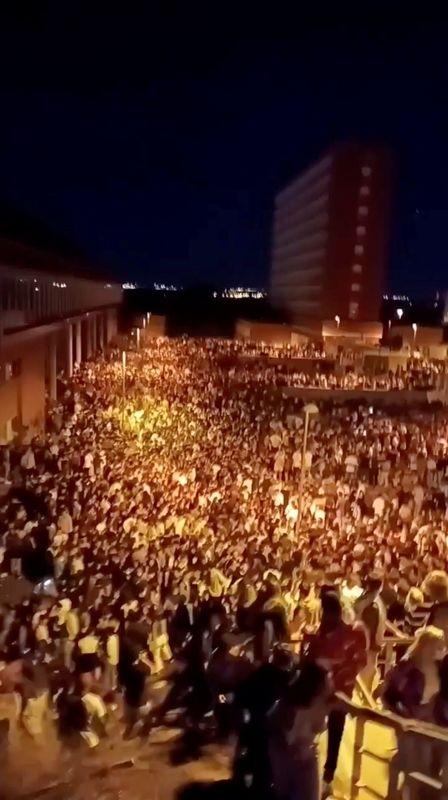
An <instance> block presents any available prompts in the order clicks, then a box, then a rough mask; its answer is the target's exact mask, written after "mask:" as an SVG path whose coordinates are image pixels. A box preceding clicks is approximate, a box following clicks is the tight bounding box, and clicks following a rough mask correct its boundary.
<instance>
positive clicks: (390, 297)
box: [383, 294, 411, 303]
mask: <svg viewBox="0 0 448 800" xmlns="http://www.w3.org/2000/svg"><path fill="white" fill-rule="evenodd" d="M383 300H400V301H401V302H402V303H410V302H411V301H410V300H409V297H408V296H407V294H383Z"/></svg>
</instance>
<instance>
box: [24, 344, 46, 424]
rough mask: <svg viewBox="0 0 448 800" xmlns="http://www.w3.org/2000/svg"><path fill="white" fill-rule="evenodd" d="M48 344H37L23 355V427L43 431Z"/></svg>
mask: <svg viewBox="0 0 448 800" xmlns="http://www.w3.org/2000/svg"><path fill="white" fill-rule="evenodd" d="M45 346H46V342H45V341H43V342H36V344H35V346H34V347H33V349H32V350H31V351H30V350H28V351H27V352H26V353H24V354H23V355H22V375H21V380H20V401H21V412H22V413H21V416H22V425H23V426H24V427H27V428H32V429H33V430H42V429H43V427H44V424H45V351H46V347H45Z"/></svg>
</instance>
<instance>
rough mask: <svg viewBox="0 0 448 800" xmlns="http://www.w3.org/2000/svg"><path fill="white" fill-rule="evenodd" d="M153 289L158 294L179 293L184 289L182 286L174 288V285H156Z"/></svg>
mask: <svg viewBox="0 0 448 800" xmlns="http://www.w3.org/2000/svg"><path fill="white" fill-rule="evenodd" d="M153 287H154V289H155V290H156V292H178V291H179V290H181V289H182V286H174V284H173V283H154V284H153Z"/></svg>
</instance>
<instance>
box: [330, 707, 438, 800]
mask: <svg viewBox="0 0 448 800" xmlns="http://www.w3.org/2000/svg"><path fill="white" fill-rule="evenodd" d="M339 701H340V703H341V705H342V707H343V708H344V710H345V711H346V712H347V714H348V715H349V717H350V718H351V719H352V720H353V725H354V731H353V753H352V765H351V770H350V772H349V780H348V785H347V786H345V787H344V795H346V797H347V798H348V800H359V798H360V797H365V798H373V800H375V798H378V800H380V798H388V800H402V798H406V800H417V799H418V800H421V798H422V797H425V798H430V797H435V796H436V795H437V797H438V798H439V800H448V732H445V730H444V729H443V728H439V727H437V726H435V725H431V724H428V723H420V722H417V721H416V720H404V719H402V718H400V717H397V716H395V715H394V714H391V713H389V712H387V711H380V710H377V709H372V708H367V707H365V706H360V705H357V704H356V703H353V702H351V701H350V700H349V699H348V698H347V697H344V696H343V695H339Z"/></svg>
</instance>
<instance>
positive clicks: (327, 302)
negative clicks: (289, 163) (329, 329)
mask: <svg viewBox="0 0 448 800" xmlns="http://www.w3.org/2000/svg"><path fill="white" fill-rule="evenodd" d="M390 190H391V165H390V158H389V155H388V153H387V152H385V151H383V150H375V149H370V148H365V147H361V146H357V145H341V146H338V147H336V148H335V149H334V150H333V151H332V152H331V153H330V154H328V155H327V156H325V157H324V158H322V159H321V160H320V161H319V162H318V163H317V164H315V165H314V166H313V167H311V168H310V169H308V170H307V171H306V172H304V173H303V174H302V175H300V176H299V177H298V178H297V179H296V180H295V181H293V182H292V183H291V184H290V185H289V186H287V187H286V188H285V189H284V190H283V191H281V192H280V193H279V194H278V195H277V197H276V200H275V211H274V226H273V246H272V264H271V283H270V298H271V302H272V303H273V305H274V306H275V307H277V308H280V309H282V310H284V311H286V312H287V313H288V314H289V317H290V319H291V321H293V322H298V323H301V322H306V321H308V320H310V321H311V320H317V321H323V320H329V319H335V318H338V319H339V320H340V321H343V320H359V321H372V320H377V319H379V311H380V305H381V298H382V294H383V289H384V278H385V270H386V259H387V250H388V238H389V236H388V233H389V221H390V198H391V191H390Z"/></svg>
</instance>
